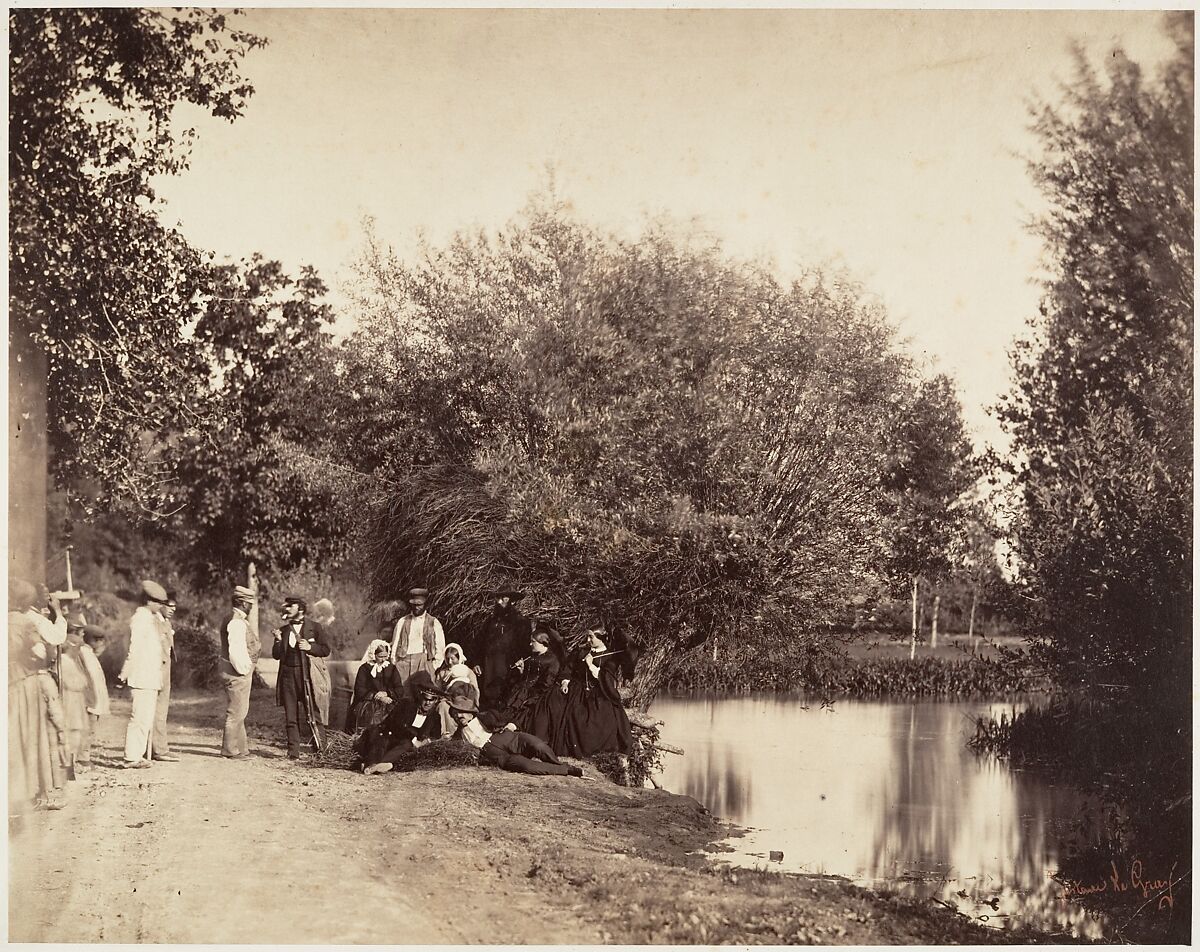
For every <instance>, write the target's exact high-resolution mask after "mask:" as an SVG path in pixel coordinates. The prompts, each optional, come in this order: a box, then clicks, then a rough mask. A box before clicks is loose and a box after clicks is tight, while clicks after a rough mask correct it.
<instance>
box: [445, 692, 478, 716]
mask: <svg viewBox="0 0 1200 952" xmlns="http://www.w3.org/2000/svg"><path fill="white" fill-rule="evenodd" d="M447 700H449V702H450V707H451V709H452V710H455V711H463V712H465V713H467V714H478V713H479V705H478V704H476V703H475V699H474V698H473V697H471V695H469V694H459V693H458V692H454V693H452V694H451V695H450V696H449V698H448V699H447Z"/></svg>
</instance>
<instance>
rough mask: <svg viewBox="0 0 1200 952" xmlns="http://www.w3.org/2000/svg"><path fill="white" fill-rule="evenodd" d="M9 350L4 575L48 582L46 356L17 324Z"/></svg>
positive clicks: (41, 582) (12, 332)
mask: <svg viewBox="0 0 1200 952" xmlns="http://www.w3.org/2000/svg"><path fill="white" fill-rule="evenodd" d="M8 341H9V352H8V573H9V576H10V577H11V576H16V577H17V578H23V579H26V580H27V581H29V582H32V583H33V584H34V585H41V584H44V583H45V581H46V483H47V479H48V475H49V459H50V455H49V449H48V446H47V440H46V415H47V409H46V408H47V380H46V374H47V372H48V371H47V364H46V355H45V354H44V353H43V352H42V349H41V348H40V347H38V345H37V344H36V343H35V342H34V341H33V339H32V338H31V337H30V336H29V334H27V333H25V332H24V331H23V330H22V329H21V328H19V327H16V326H14V327H12V329H11V331H10V333H9V338H8Z"/></svg>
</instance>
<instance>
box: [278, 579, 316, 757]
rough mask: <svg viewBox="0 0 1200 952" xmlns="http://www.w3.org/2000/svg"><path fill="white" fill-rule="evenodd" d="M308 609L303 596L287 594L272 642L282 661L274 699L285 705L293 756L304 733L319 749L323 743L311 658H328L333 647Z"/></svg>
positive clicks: (282, 705)
mask: <svg viewBox="0 0 1200 952" xmlns="http://www.w3.org/2000/svg"><path fill="white" fill-rule="evenodd" d="M307 611H308V603H307V602H305V601H304V599H302V598H297V597H296V596H294V595H289V596H288V597H287V598H285V599H284V600H283V611H282V613H281V616H282V620H283V624H282V625H280V627H279V628H277V629H275V643H274V644H273V645H272V646H271V657H272V658H274V659H275V660H276V661H278V662H279V680H278V681H276V683H275V700H276V703H278V704H279V706H280V707H282V708H283V714H284V721H285V726H286V730H287V745H288V757H290V758H291V759H292V760H295V759H297V758H298V757H299V756H300V740H301V735H302V734H303V735H304V738H303V739H304V740H306V741H307V740H312V741H313V743H314V744H315V745H316V746H317V747H318V749H320V747H321V746H323V744H324V736H323V735H322V727H321V724H320V722H319V715H318V712H317V710H316V699H315V692H314V690H313V681H312V670H311V664H310V660H309V659H310V658H328V657H329V654H330V647H329V643H328V642H327V641H326V640H325V632H324V630H323V629H321V628H320V627H318V626H317V625H315V624H314V623H313V622H311V621H309V620H308V619H307V618H305V617H304V616H305V613H306V612H307ZM301 715H303V718H302V716H301ZM310 721H315V722H317V726H316V730H317V733H318V736H317V737H313V736H312V734H313V728H312V726H311V724H310ZM302 725H303V726H302Z"/></svg>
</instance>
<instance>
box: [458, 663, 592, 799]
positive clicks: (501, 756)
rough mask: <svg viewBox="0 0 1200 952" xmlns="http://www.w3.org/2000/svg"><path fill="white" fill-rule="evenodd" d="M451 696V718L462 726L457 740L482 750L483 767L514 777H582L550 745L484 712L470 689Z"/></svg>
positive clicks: (464, 689) (480, 752)
mask: <svg viewBox="0 0 1200 952" xmlns="http://www.w3.org/2000/svg"><path fill="white" fill-rule="evenodd" d="M455 687H456V688H462V690H458V691H453V692H451V694H450V696H449V701H450V716H451V717H452V718H454V722H455V723H456V724H458V732H457V733H456V734H455V735H454V736H455V737H456V738H458V739H461V740H465V741H466V742H467V743H468V744H470V745H471V746H472V747H478V748H479V762H480V764H491V765H493V766H495V767H499V768H501V769H502V770H511V771H512V772H513V773H525V774H536V775H539V776H546V775H555V776H560V777H582V776H583V770H581V769H580V768H579V767H572V766H568V765H567V764H564V763H561V762H560V761H559V759H558V757H556V756H555V754H554V751H553V750H552V749H551V748H550V745H549V744H547V743H546V742H545V741H543V740H541V739H540V738H538V737H534V736H533V735H532V734H526V733H525V732H524V731H519V730H517V729H516V726H515V725H513V724H507V725H505V724H502V723H501V719H500V718H499V717H498V716H497V715H495V714H492V713H491V712H490V711H482V712H481V711H480V710H479V705H478V704H477V703H476V702H475V698H474V691H473V690H472V689H471V687H470V686H469V685H455Z"/></svg>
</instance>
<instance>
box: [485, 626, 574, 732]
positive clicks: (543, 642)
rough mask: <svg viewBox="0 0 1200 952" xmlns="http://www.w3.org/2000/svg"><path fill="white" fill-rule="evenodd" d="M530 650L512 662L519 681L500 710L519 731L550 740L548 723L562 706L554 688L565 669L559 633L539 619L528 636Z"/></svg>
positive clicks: (563, 651) (563, 652) (556, 686)
mask: <svg viewBox="0 0 1200 952" xmlns="http://www.w3.org/2000/svg"><path fill="white" fill-rule="evenodd" d="M529 652H530V654H529V657H528V658H522V659H521V660H519V661H518V662H517V663H516V664H515V665H513V667H515V668H516V669H517V674H518V676H519V678H520V680H518V681H517V682H516V684H515V685H513V688H512V690H511V691H510V692H509V695H508V697H507V698H506V699H505V700H504V704H503V705H502V707H501V709H500V713H501V715H502V716H503V717H504V719H505V720H507V721H512V722H513V723H515V724H516V725H517V726H518V727H520V729H521V730H523V731H527V732H528V733H530V734H535V735H537V736H538V737H540V738H542V740H549V733H550V728H549V725H550V723H551V722H552V721H553V720H554V719H555V713H556V711H557V710H559V709H561V707H562V703H561V701H562V695H561V693H559V692H558V690H557V689H558V682H559V678H560V674H561V672H562V671H563V670H564V669H565V668H566V658H565V653H566V652H565V649H564V648H563V643H562V639H561V638H560V637H559V636H558V632H557V631H555V630H554V629H553V628H549V627H548V626H546V625H544V624H542V623H540V622H539V623H535V626H534V631H533V634H532V635H531V636H530V638H529ZM556 695H557V697H556ZM539 728H540V729H539Z"/></svg>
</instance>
